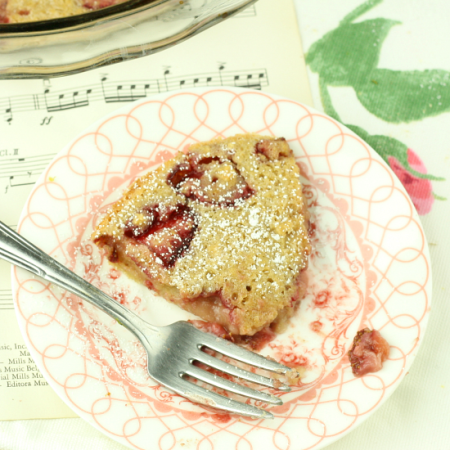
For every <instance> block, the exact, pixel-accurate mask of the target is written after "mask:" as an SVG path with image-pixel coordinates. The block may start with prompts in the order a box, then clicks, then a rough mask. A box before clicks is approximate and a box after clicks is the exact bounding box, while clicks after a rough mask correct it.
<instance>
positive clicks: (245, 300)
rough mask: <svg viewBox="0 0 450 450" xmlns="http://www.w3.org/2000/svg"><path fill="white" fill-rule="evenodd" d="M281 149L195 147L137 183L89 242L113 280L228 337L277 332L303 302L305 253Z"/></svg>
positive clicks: (249, 140)
mask: <svg viewBox="0 0 450 450" xmlns="http://www.w3.org/2000/svg"><path fill="white" fill-rule="evenodd" d="M307 222H308V217H307V211H306V207H305V202H304V199H303V195H302V187H301V184H300V180H299V170H298V167H297V165H296V164H295V159H294V156H293V154H292V151H291V149H290V148H289V146H288V144H287V142H286V141H285V140H284V139H283V138H281V139H275V138H273V137H263V136H258V135H254V134H246V135H237V136H234V137H230V138H227V139H215V140H212V141H209V142H205V143H199V144H194V145H191V146H190V148H189V150H188V152H187V153H186V154H182V153H180V154H178V155H177V156H176V157H175V158H173V159H171V160H170V161H167V162H166V163H164V164H163V165H162V166H160V167H159V168H158V169H157V170H155V171H152V172H149V173H148V174H146V175H144V176H143V177H141V178H139V179H137V180H136V181H135V182H134V183H133V185H132V186H131V187H130V188H129V189H128V190H127V191H126V192H125V193H124V195H123V197H122V198H121V199H120V200H119V201H117V202H116V203H115V204H114V205H112V207H111V208H110V210H109V211H108V213H107V214H106V215H105V216H104V217H103V219H102V220H101V222H100V223H99V224H98V226H97V227H96V228H95V230H94V233H93V235H92V239H93V241H94V242H95V243H96V244H97V245H98V246H99V247H100V248H102V249H103V250H104V251H105V252H106V255H107V257H108V259H109V261H110V262H111V263H112V264H114V265H115V266H116V267H117V268H118V269H119V270H122V271H124V272H125V273H126V274H127V275H129V276H130V277H132V278H133V279H135V280H136V281H138V282H141V283H144V284H146V285H147V286H148V287H149V288H151V289H154V290H155V291H156V292H157V293H158V294H160V295H161V296H162V297H164V298H165V299H167V300H168V301H171V302H173V303H175V304H177V305H178V306H180V307H181V308H183V309H185V310H187V311H189V312H191V313H193V314H195V315H197V316H198V317H200V318H202V319H203V320H205V321H207V322H209V323H212V324H217V325H218V326H219V325H220V326H221V327H223V328H224V329H226V330H227V332H229V333H231V334H233V335H246V336H253V335H255V333H257V332H258V331H261V330H263V329H265V328H267V327H269V326H271V328H272V329H274V330H275V331H280V330H281V329H282V328H283V327H284V326H285V325H286V322H287V320H288V319H289V317H291V316H292V314H293V312H294V310H295V309H296V307H297V306H298V303H299V301H300V300H301V298H302V297H303V295H304V285H303V283H302V282H301V273H302V271H303V270H304V269H305V268H306V266H307V261H308V254H309V252H310V245H309V241H308V235H307V230H306V226H307Z"/></svg>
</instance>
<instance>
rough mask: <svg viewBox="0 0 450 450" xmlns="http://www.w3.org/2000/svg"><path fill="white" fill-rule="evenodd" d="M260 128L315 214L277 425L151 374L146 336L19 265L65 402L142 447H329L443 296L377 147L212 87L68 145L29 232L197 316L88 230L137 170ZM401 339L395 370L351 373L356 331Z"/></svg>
mask: <svg viewBox="0 0 450 450" xmlns="http://www.w3.org/2000/svg"><path fill="white" fill-rule="evenodd" d="M247 132H254V133H259V134H263V135H274V136H284V137H285V138H286V139H287V140H288V142H289V144H290V146H291V148H292V149H293V150H294V153H295V156H296V159H297V162H298V165H299V167H300V170H301V174H302V182H303V184H304V192H305V196H306V198H307V201H308V205H309V209H310V211H311V241H312V244H313V251H312V254H311V258H310V265H309V268H308V271H307V293H306V297H305V299H304V300H303V301H302V303H301V306H300V309H299V311H298V312H297V314H296V316H295V317H294V318H293V319H292V322H291V324H290V326H289V328H288V330H287V331H286V332H284V333H283V334H281V335H279V336H277V337H276V339H274V340H273V341H272V342H270V343H269V344H268V345H267V346H266V348H265V349H264V350H263V353H264V354H266V355H269V356H271V357H273V358H276V359H278V360H279V361H282V362H283V363H285V364H287V365H289V366H291V367H294V368H296V369H297V371H298V373H299V374H300V377H299V379H298V381H297V382H296V384H295V386H293V389H292V391H291V392H290V393H283V394H280V395H282V396H283V400H284V405H283V406H278V407H272V408H271V409H270V410H271V411H272V412H273V414H274V415H275V419H274V420H256V419H249V418H243V417H237V416H233V415H229V414H219V413H218V412H217V411H214V410H212V409H209V408H207V407H203V406H199V405H196V404H193V403H191V402H189V401H187V400H186V399H184V398H182V397H179V396H177V395H175V394H173V393H172V392H170V391H169V390H166V389H165V388H162V387H161V386H159V385H157V384H156V383H154V382H153V381H152V380H151V379H150V378H149V377H148V376H147V374H146V370H145V367H146V359H145V355H144V352H143V350H142V348H141V347H140V344H139V343H138V342H136V340H135V339H134V338H133V337H132V336H131V335H129V334H128V332H126V331H125V330H123V329H122V327H121V326H120V325H119V324H118V323H116V322H115V321H114V320H112V319H111V318H109V317H107V316H105V315H104V314H103V313H101V312H99V311H98V310H96V309H95V308H94V307H92V306H90V305H88V304H85V302H83V301H81V300H80V299H78V298H76V297H75V296H73V295H70V294H67V293H66V292H64V291H62V290H60V289H58V288H56V287H54V286H51V285H49V284H48V283H46V282H43V281H42V280H39V279H36V278H35V277H32V276H30V275H29V274H28V273H27V272H25V271H23V270H20V269H14V270H13V275H12V276H13V285H14V291H15V304H16V312H17V317H18V320H19V324H20V327H21V330H22V332H23V335H24V337H25V340H26V342H27V343H28V346H29V349H30V351H31V353H32V355H33V357H34V359H35V360H36V363H37V364H38V365H39V367H40V369H41V371H42V373H43V374H44V375H45V377H46V379H47V380H48V382H49V383H50V384H51V385H52V387H53V388H54V389H55V391H56V392H57V393H58V394H59V396H60V397H61V398H62V399H63V400H64V401H65V402H66V403H67V404H68V405H69V406H70V407H71V408H72V409H73V410H74V411H75V412H76V413H77V414H79V415H80V416H81V417H83V418H84V419H86V420H87V421H88V422H90V423H91V424H93V425H94V426H96V427H97V428H98V429H100V430H101V431H103V432H104V433H105V434H107V435H109V436H110V437H112V438H114V439H116V440H117V441H119V442H121V443H123V444H124V445H126V446H128V447H130V448H134V449H160V450H172V449H183V448H193V449H194V448H195V449H198V450H222V449H224V450H230V449H235V450H244V449H245V450H250V449H256V448H261V447H263V448H265V449H274V450H275V449H276V450H291V449H292V450H294V449H295V450H306V449H319V448H323V447H324V446H326V445H328V444H329V443H331V442H332V441H333V440H335V439H337V438H339V437H340V436H343V435H344V434H345V433H347V432H348V431H350V430H351V429H352V428H353V427H355V426H356V425H358V424H359V423H361V422H362V421H363V420H364V419H365V418H367V417H368V416H369V415H370V414H371V413H372V412H374V411H375V410H376V408H377V407H378V406H379V405H380V404H381V403H382V402H383V401H384V400H385V399H386V398H388V397H389V395H390V394H391V393H392V392H393V391H394V389H395V388H396V386H397V385H398V383H399V382H400V381H401V379H402V378H403V376H404V375H405V374H406V373H407V370H408V368H409V366H410V364H411V363H412V361H413V359H414V356H415V355H416V353H417V350H418V346H419V344H420V342H421V340H422V338H423V334H424V330H425V326H426V322H427V316H428V311H429V308H430V300H431V266H430V261H429V255H428V248H427V244H426V239H425V235H424V232H423V229H422V227H421V224H420V222H419V218H418V216H417V213H416V211H415V209H414V206H413V204H412V202H411V200H410V199H409V197H408V195H407V193H406V192H405V190H404V188H403V187H402V185H401V184H400V182H399V181H398V179H397V178H396V177H395V175H394V174H393V173H392V171H391V170H390V169H389V168H388V167H387V165H386V164H385V163H384V162H383V161H382V159H381V158H380V157H379V156H378V155H377V154H376V153H375V152H374V151H373V150H371V149H370V148H369V147H368V146H367V144H366V143H364V142H363V141H362V140H361V139H359V138H358V137H357V136H356V135H355V134H354V133H352V132H351V131H349V130H348V129H346V128H345V127H344V126H342V125H341V124H339V123H337V122H336V121H334V120H333V119H331V118H329V117H327V116H325V115H324V114H322V113H319V112H316V111H314V110H312V109H311V108H309V107H307V106H305V105H302V104H299V103H298V102H295V101H292V100H288V99H284V98H281V97H277V96H275V95H271V94H267V93H262V92H258V91H252V90H244V89H231V88H207V89H194V90H189V91H179V92H175V93H165V94H160V95H156V96H154V97H152V98H148V99H144V100H143V101H140V102H135V103H130V104H128V105H126V106H125V107H123V108H122V109H120V110H119V111H117V112H116V113H114V114H111V115H109V116H107V117H106V118H104V119H102V120H100V121H99V122H97V123H96V124H94V125H92V126H91V127H90V128H89V129H88V130H86V131H85V132H84V133H82V134H81V135H80V136H78V137H77V138H76V139H75V140H74V141H73V142H72V143H70V144H69V145H68V146H67V147H66V148H64V149H63V150H62V151H61V152H60V153H59V154H58V155H57V157H56V158H55V159H54V160H53V162H52V163H51V164H50V165H49V167H48V168H47V169H46V170H45V172H44V173H43V174H42V176H41V178H40V180H39V181H38V182H37V184H36V186H35V188H34V189H33V192H32V194H31V195H30V197H29V200H28V202H27V205H26V207H25V209H24V211H23V214H22V217H21V220H20V225H19V230H20V233H22V234H23V235H24V236H26V237H28V238H29V239H30V240H32V241H33V242H34V243H36V244H37V245H38V246H40V247H41V248H42V249H43V250H45V251H46V252H47V253H49V254H51V255H52V256H54V257H55V258H57V259H58V260H60V261H61V262H63V263H64V264H66V265H67V266H68V267H70V268H71V269H72V270H74V271H75V272H77V273H78V274H79V275H81V276H83V277H84V278H85V279H87V280H88V281H90V282H91V283H93V284H95V285H97V286H98V287H100V288H101V289H102V290H104V291H105V292H107V293H109V294H110V295H111V296H113V297H114V298H115V299H116V300H117V301H119V302H121V303H123V304H126V305H127V306H128V307H129V308H131V309H133V310H135V311H136V312H137V313H138V314H141V315H142V316H143V317H145V318H146V319H147V320H148V321H150V322H153V323H155V324H157V325H163V324H166V323H170V322H173V321H175V320H179V319H187V318H189V317H191V316H190V315H189V314H188V313H185V312H184V311H181V310H179V309H178V308H177V307H175V306H174V305H171V304H169V303H167V302H165V301H164V300H162V299H160V298H159V297H157V296H156V295H155V294H153V293H152V292H151V291H149V290H147V289H146V288H145V287H143V286H139V285H137V284H136V283H135V282H133V281H131V280H129V279H127V278H126V277H125V276H124V275H122V274H121V273H120V272H118V271H117V270H115V269H113V268H112V267H110V266H109V264H108V262H107V261H105V259H104V257H103V256H102V254H101V253H100V252H99V251H98V250H97V248H96V246H95V245H93V244H92V242H91V241H90V239H89V236H90V234H91V232H92V229H93V227H94V226H95V224H96V223H97V221H98V220H99V218H100V217H101V215H102V214H103V213H104V211H105V210H106V208H107V207H108V205H110V204H111V203H112V202H113V201H114V200H115V199H117V198H118V197H119V196H120V193H121V192H122V191H123V189H124V188H126V187H127V186H128V185H129V184H130V183H131V182H132V181H133V180H134V179H135V178H136V177H137V176H139V175H141V174H143V173H145V172H147V171H149V170H153V169H154V168H155V167H157V166H158V165H159V164H161V163H162V162H163V161H165V160H167V159H168V158H170V157H172V156H173V155H174V154H175V153H176V152H177V151H183V150H185V149H186V148H187V147H188V146H189V144H192V143H195V142H199V141H204V140H209V139H212V138H214V137H217V136H231V135H233V134H236V133H247ZM366 326H368V327H370V328H375V329H377V330H379V331H380V332H381V334H382V335H383V336H384V337H385V338H386V339H387V341H388V342H389V344H390V346H391V352H390V357H389V359H388V361H386V362H385V364H384V367H383V369H382V370H381V371H380V372H378V373H375V374H369V375H366V376H364V377H362V378H355V377H354V376H353V375H352V372H351V368H350V364H349V361H348V358H347V352H348V350H349V348H350V346H351V343H352V339H353V337H354V335H355V333H356V331H357V330H359V329H361V328H364V327H366Z"/></svg>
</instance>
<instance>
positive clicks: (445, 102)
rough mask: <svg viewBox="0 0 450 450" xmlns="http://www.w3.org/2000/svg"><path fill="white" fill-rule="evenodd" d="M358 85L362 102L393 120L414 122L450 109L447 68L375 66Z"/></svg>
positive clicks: (449, 81) (358, 92) (377, 114)
mask: <svg viewBox="0 0 450 450" xmlns="http://www.w3.org/2000/svg"><path fill="white" fill-rule="evenodd" d="M370 78H371V79H370V81H369V82H366V83H360V84H359V85H358V86H354V87H355V91H356V95H357V96H358V99H359V101H360V102H361V104H362V105H363V106H364V107H365V108H366V109H367V110H368V111H370V112H371V113H372V114H374V115H376V116H377V117H379V118H381V119H383V120H385V121H387V122H391V123H399V122H411V121H413V120H420V119H423V118H425V117H430V116H435V115H437V114H441V113H443V112H445V111H450V73H449V72H446V71H445V70H425V71H423V72H422V71H418V70H415V71H403V72H400V71H395V70H389V69H375V70H373V71H372V73H371V75H370Z"/></svg>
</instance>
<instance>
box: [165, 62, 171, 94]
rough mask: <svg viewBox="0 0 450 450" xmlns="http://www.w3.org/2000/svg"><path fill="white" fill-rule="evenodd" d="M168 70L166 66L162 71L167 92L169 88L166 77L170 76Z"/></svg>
mask: <svg viewBox="0 0 450 450" xmlns="http://www.w3.org/2000/svg"><path fill="white" fill-rule="evenodd" d="M169 69H170V66H166V70H165V71H164V82H165V85H166V90H167V91H168V90H169V86H168V84H167V75H170V70H169Z"/></svg>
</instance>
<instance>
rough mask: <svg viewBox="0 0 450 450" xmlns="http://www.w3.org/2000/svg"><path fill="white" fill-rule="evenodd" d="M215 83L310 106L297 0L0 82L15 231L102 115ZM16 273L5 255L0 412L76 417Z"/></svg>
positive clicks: (5, 208) (2, 205) (1, 142)
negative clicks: (24, 308)
mask: <svg viewBox="0 0 450 450" xmlns="http://www.w3.org/2000/svg"><path fill="white" fill-rule="evenodd" d="M217 85H223V86H242V87H249V88H252V89H261V90H263V91H265V90H267V91H269V92H271V93H274V94H278V95H282V96H285V97H289V98H292V99H294V100H298V101H300V102H303V103H306V104H308V105H312V104H313V103H312V99H311V93H310V90H309V85H308V79H307V74H306V68H305V63H304V57H303V53H302V48H301V42H300V35H299V31H298V26H297V21H296V15H295V10H294V4H293V2H292V0H277V1H273V0H259V1H258V2H257V3H256V4H255V5H253V6H251V7H249V8H248V9H247V10H245V11H243V12H241V13H240V14H238V15H237V16H234V17H232V18H230V19H228V20H226V21H225V22H223V23H221V24H219V25H216V26H214V27H212V28H210V29H209V30H206V31H204V32H203V33H201V34H199V35H198V36H195V37H193V38H191V39H189V40H187V41H186V42H183V43H182V44H180V45H176V46H174V47H172V48H170V49H168V50H165V51H163V52H160V53H157V54H155V55H151V56H148V57H145V58H140V59H136V60H133V61H129V62H126V63H120V64H116V65H113V66H108V67H104V68H100V69H96V70H93V71H89V72H85V73H82V74H77V75H73V76H68V77H63V78H55V79H44V80H13V81H0V220H1V221H2V222H4V223H5V224H6V225H9V226H10V227H12V228H13V229H16V227H17V223H18V221H19V217H20V213H21V211H22V209H23V207H24V205H25V202H26V199H27V197H28V195H29V193H30V191H31V189H32V188H33V184H34V183H35V182H36V180H37V179H38V177H39V175H40V174H41V172H42V171H43V170H44V169H45V168H46V166H47V165H48V164H49V163H50V161H51V160H52V159H53V157H54V156H55V155H56V154H57V153H58V152H59V151H60V150H61V149H62V148H63V147H64V146H65V145H66V144H67V143H68V142H69V141H70V140H71V139H73V138H74V137H75V136H76V135H77V134H78V133H80V132H81V131H82V130H83V129H84V128H86V127H87V126H89V125H90V124H91V123H93V122H94V121H96V120H97V119H99V118H101V117H102V116H103V115H105V114H107V113H109V112H111V111H113V110H115V109H117V108H118V107H120V106H121V104H123V103H124V102H130V101H134V100H137V99H140V98H144V97H146V96H150V95H152V94H154V93H158V92H166V91H170V90H174V89H189V88H192V87H195V86H217ZM37 244H38V243H37ZM10 278H11V267H10V265H9V264H8V263H6V262H4V261H2V260H0V404H1V406H2V407H1V408H0V420H18V419H32V418H59V417H75V414H74V413H73V412H72V411H71V410H70V409H69V408H68V407H67V406H66V405H65V404H64V403H63V402H62V400H60V399H59V397H57V395H56V394H55V393H54V392H53V390H52V389H51V388H50V386H48V384H47V383H46V381H45V379H44V378H43V376H42V375H41V374H40V372H39V370H38V369H37V367H36V365H35V364H34V362H33V361H32V359H31V357H30V355H29V353H28V350H27V349H26V346H25V344H24V341H23V339H22V337H21V335H20V331H19V327H18V325H17V321H16V317H15V312H14V308H13V298H12V292H11V281H10Z"/></svg>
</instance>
